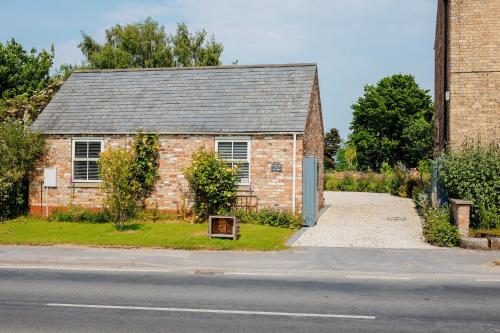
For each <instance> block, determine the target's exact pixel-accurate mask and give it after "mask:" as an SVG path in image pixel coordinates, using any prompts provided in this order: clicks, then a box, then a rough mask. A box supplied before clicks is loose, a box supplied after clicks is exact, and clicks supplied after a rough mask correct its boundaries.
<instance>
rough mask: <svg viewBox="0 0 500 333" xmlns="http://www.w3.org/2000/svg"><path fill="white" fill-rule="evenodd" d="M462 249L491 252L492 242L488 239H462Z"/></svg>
mask: <svg viewBox="0 0 500 333" xmlns="http://www.w3.org/2000/svg"><path fill="white" fill-rule="evenodd" d="M460 247H463V248H464V249H471V250H489V249H490V242H489V240H488V238H475V237H461V238H460Z"/></svg>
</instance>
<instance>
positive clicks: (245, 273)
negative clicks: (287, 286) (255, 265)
mask: <svg viewBox="0 0 500 333" xmlns="http://www.w3.org/2000/svg"><path fill="white" fill-rule="evenodd" d="M223 274H224V275H245V276H285V274H279V273H248V272H224V273H223Z"/></svg>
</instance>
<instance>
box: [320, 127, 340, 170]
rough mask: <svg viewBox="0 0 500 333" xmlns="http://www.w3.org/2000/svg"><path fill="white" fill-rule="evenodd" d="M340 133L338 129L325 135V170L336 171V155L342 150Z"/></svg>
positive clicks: (331, 130)
mask: <svg viewBox="0 0 500 333" xmlns="http://www.w3.org/2000/svg"><path fill="white" fill-rule="evenodd" d="M341 141H342V140H341V139H340V135H339V131H338V130H337V129H336V128H332V129H330V131H329V132H328V133H326V135H325V158H324V160H325V162H324V164H325V168H326V169H335V155H336V154H337V151H338V150H339V148H340V142H341Z"/></svg>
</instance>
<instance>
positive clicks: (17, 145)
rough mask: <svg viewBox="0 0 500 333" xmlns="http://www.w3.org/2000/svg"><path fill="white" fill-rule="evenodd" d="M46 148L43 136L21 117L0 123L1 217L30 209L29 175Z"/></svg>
mask: <svg viewBox="0 0 500 333" xmlns="http://www.w3.org/2000/svg"><path fill="white" fill-rule="evenodd" d="M45 152H46V143H45V139H44V138H43V136H42V135H41V134H39V133H35V132H33V131H31V129H30V128H29V127H28V126H26V125H25V124H23V123H22V122H21V121H17V120H6V121H4V122H2V123H0V220H3V219H7V218H13V217H16V216H18V215H20V214H23V213H26V212H27V211H28V186H29V180H28V176H29V175H30V174H31V173H33V171H35V170H36V168H37V167H38V166H39V165H40V164H41V161H42V156H43V155H44V154H45Z"/></svg>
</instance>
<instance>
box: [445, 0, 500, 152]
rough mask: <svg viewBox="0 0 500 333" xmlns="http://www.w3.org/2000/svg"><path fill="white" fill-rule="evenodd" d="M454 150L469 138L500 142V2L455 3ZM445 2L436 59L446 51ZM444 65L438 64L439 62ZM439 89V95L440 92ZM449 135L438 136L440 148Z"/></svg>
mask: <svg viewBox="0 0 500 333" xmlns="http://www.w3.org/2000/svg"><path fill="white" fill-rule="evenodd" d="M448 3H449V44H448V53H449V60H448V64H449V72H448V80H449V91H450V102H449V118H448V120H449V122H448V126H449V132H448V138H449V140H448V141H449V145H450V147H451V148H452V149H453V148H457V147H459V146H460V144H461V143H462V142H464V141H465V140H466V139H467V138H471V139H476V138H478V137H480V138H481V141H482V142H483V143H487V142H490V141H498V140H500V20H499V19H498V18H499V17H500V1H498V0H481V1H477V0H449V1H448ZM443 4H444V1H443V0H440V1H439V5H438V16H437V19H438V21H437V31H436V45H437V46H438V47H437V48H436V58H438V56H439V52H441V50H442V49H443V48H442V47H443V46H442V45H441V44H442V43H444V36H443V35H441V34H440V27H441V22H440V20H442V17H443V13H444V12H443V11H444V5H443ZM437 60H438V59H437ZM441 68H442V66H441V63H440V62H437V63H436V115H437V117H436V119H437V129H438V131H439V129H440V128H442V124H440V123H439V122H440V121H442V104H441V103H442V100H443V99H444V97H443V96H444V91H446V89H445V87H443V86H442V84H440V81H439V80H440V79H441V77H442V72H441ZM438 89H439V91H438ZM444 138H445V136H444V134H442V133H441V134H440V133H439V132H438V139H439V140H440V141H439V142H438V145H442V141H443V140H444Z"/></svg>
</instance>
